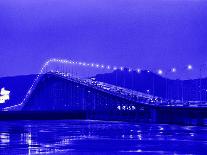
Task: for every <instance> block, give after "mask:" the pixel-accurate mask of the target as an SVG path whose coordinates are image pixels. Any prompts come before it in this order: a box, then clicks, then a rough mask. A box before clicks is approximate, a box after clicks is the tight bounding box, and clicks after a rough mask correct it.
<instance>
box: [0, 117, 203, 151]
mask: <svg viewBox="0 0 207 155" xmlns="http://www.w3.org/2000/svg"><path fill="white" fill-rule="evenodd" d="M0 124H1V127H0V154H11V153H12V154H68V153H76V154H79V153H81V152H90V154H91V152H94V153H97V152H106V153H109V152H111V153H113V154H114V153H117V154H119V153H121V152H122V153H126V152H142V153H148V154H151V153H154V154H163V153H166V154H168V153H170V154H172V153H178V154H180V153H185V154H187V153H188V154H194V153H200V154H201V153H202V154H204V153H205V152H206V151H207V127H192V126H177V125H160V124H132V123H124V122H105V121H83V120H58V121H8V122H2V121H1V122H0Z"/></svg>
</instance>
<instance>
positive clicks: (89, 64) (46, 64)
mask: <svg viewBox="0 0 207 155" xmlns="http://www.w3.org/2000/svg"><path fill="white" fill-rule="evenodd" d="M57 62H58V63H63V64H78V65H82V66H91V67H96V68H102V69H108V70H111V69H112V70H117V69H120V70H121V71H123V70H124V67H120V68H118V67H116V66H113V67H111V66H110V65H106V66H105V65H99V64H94V63H85V62H77V61H72V60H65V59H56V58H54V59H49V60H48V61H46V62H45V63H44V65H43V67H42V68H41V70H40V73H39V74H38V76H37V77H36V79H35V80H34V81H33V84H32V86H31V87H30V89H29V90H28V92H27V94H26V97H25V98H24V100H23V102H22V103H20V104H17V105H14V106H11V107H7V108H5V110H6V111H7V110H8V109H10V108H15V107H18V106H21V105H23V103H24V102H25V100H26V98H27V97H28V96H29V95H30V93H31V91H32V89H33V87H34V85H35V84H36V83H37V82H38V80H39V79H40V75H42V74H43V72H44V70H45V69H46V67H48V66H49V65H50V64H51V63H57ZM187 69H188V70H192V69H193V67H192V65H188V66H187ZM131 71H133V69H130V68H129V69H128V72H131ZM136 71H137V72H138V73H140V72H141V71H142V70H141V69H139V68H138V69H137V70H136ZM176 71H177V70H176V68H172V69H171V72H173V73H175V72H176ZM147 72H150V71H149V70H148V71H147ZM157 73H158V74H159V75H162V74H163V70H161V69H159V70H158V71H157Z"/></svg>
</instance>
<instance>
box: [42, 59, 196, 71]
mask: <svg viewBox="0 0 207 155" xmlns="http://www.w3.org/2000/svg"><path fill="white" fill-rule="evenodd" d="M53 62H59V63H64V64H77V65H80V66H88V67H94V68H100V69H107V70H118V69H119V70H121V71H123V70H125V68H127V67H116V66H111V65H103V64H95V63H86V62H78V61H72V60H64V59H50V60H49V61H47V62H46V63H45V65H44V66H43V68H42V70H43V69H44V68H45V67H46V66H48V65H49V64H50V63H53ZM192 69H193V66H192V65H191V64H189V65H187V70H192ZM131 71H137V72H138V73H140V72H141V71H142V70H141V69H140V68H138V69H136V70H134V69H131V68H128V72H131ZM147 72H150V71H149V70H148V71H147ZM170 72H171V73H176V72H177V69H176V68H175V67H173V68H171V69H170ZM157 74H159V75H163V74H164V71H163V70H162V69H158V70H157Z"/></svg>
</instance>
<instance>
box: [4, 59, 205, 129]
mask: <svg viewBox="0 0 207 155" xmlns="http://www.w3.org/2000/svg"><path fill="white" fill-rule="evenodd" d="M68 66H69V67H68ZM74 66H81V68H82V69H83V70H84V71H85V70H86V69H85V68H86V67H89V66H90V67H94V68H100V69H103V70H105V71H107V72H110V71H112V70H117V69H120V70H123V68H122V67H120V68H118V67H111V66H105V65H98V64H93V63H92V64H89V63H83V62H76V61H73V60H62V59H50V60H48V61H47V62H46V63H45V64H44V65H43V67H42V68H41V70H40V73H39V74H38V75H37V77H36V79H35V80H34V82H33V84H32V86H31V87H30V89H29V90H28V92H27V94H26V95H25V97H24V99H23V101H22V102H21V103H19V104H16V105H13V106H8V107H4V108H2V109H1V112H0V119H68V118H78V119H101V120H119V121H123V120H126V121H136V122H137V121H143V122H152V123H157V122H158V123H176V124H190V125H206V123H207V106H206V105H199V104H190V105H185V104H183V103H182V102H181V103H176V104H175V103H174V104H172V103H171V104H168V103H167V101H166V100H165V99H163V98H161V97H158V96H154V95H150V94H147V93H143V92H138V91H135V90H131V89H127V88H124V87H120V86H117V85H112V84H108V83H104V82H100V81H96V80H95V79H94V78H91V74H93V73H92V72H91V73H89V72H88V71H86V72H87V76H86V75H84V74H78V73H77V72H76V70H75V68H74ZM84 67H85V68H84ZM137 71H138V72H140V70H137Z"/></svg>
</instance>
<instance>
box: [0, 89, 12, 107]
mask: <svg viewBox="0 0 207 155" xmlns="http://www.w3.org/2000/svg"><path fill="white" fill-rule="evenodd" d="M9 94H10V91H9V90H5V88H2V89H1V91H0V103H5V102H6V100H9V99H10V97H9Z"/></svg>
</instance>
